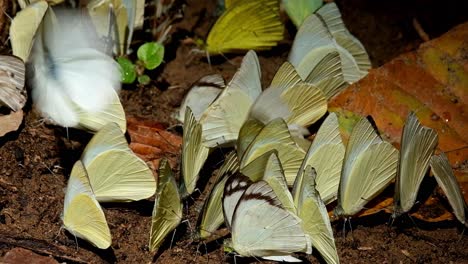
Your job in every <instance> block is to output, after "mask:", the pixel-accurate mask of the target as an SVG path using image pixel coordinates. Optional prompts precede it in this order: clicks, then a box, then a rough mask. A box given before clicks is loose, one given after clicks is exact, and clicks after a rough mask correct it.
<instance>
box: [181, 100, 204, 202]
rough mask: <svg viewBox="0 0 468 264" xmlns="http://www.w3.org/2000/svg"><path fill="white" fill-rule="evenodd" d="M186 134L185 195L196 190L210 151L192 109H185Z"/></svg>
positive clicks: (184, 159) (184, 135) (183, 148)
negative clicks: (203, 140)
mask: <svg viewBox="0 0 468 264" xmlns="http://www.w3.org/2000/svg"><path fill="white" fill-rule="evenodd" d="M184 120H185V123H184V134H183V138H182V140H183V142H182V170H181V173H182V176H183V180H184V181H183V183H184V189H185V194H186V195H190V194H192V192H193V191H194V190H195V187H196V185H197V181H198V178H199V173H200V170H201V168H202V167H203V164H204V163H205V161H206V159H207V158H208V154H209V152H210V149H209V148H208V147H206V146H205V145H203V143H202V126H201V125H200V123H198V122H197V120H196V119H195V116H194V115H193V113H192V110H191V109H190V107H187V108H186V109H185V118H184Z"/></svg>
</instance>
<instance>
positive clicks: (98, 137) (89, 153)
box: [81, 123, 131, 164]
mask: <svg viewBox="0 0 468 264" xmlns="http://www.w3.org/2000/svg"><path fill="white" fill-rule="evenodd" d="M112 149H115V150H117V149H118V150H123V151H128V152H131V150H130V148H129V147H128V144H127V140H126V139H125V135H124V134H123V132H122V131H121V130H120V129H119V126H118V125H117V124H116V123H108V124H106V125H105V126H104V127H102V128H101V129H100V130H99V131H98V132H97V133H96V134H94V136H93V137H92V138H91V140H90V141H89V142H88V145H86V147H85V149H84V150H83V154H82V155H81V160H82V161H83V163H85V164H86V163H89V162H91V161H92V160H94V159H95V158H96V156H98V155H99V154H100V153H102V152H104V151H107V150H112Z"/></svg>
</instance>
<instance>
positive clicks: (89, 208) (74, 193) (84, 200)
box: [62, 160, 111, 249]
mask: <svg viewBox="0 0 468 264" xmlns="http://www.w3.org/2000/svg"><path fill="white" fill-rule="evenodd" d="M62 221H63V225H64V227H65V229H67V230H68V231H69V232H70V233H72V234H73V235H74V236H77V237H79V238H83V239H85V240H87V241H89V242H91V243H92V244H93V245H95V246H96V247H98V248H101V249H105V248H108V247H109V246H110V245H111V234H110V230H109V227H108V225H107V222H106V217H105V215H104V212H103V211H102V209H101V206H100V205H99V203H98V201H97V199H96V197H95V195H94V193H93V190H92V188H91V185H90V182H89V178H88V174H87V173H86V169H85V168H84V166H83V163H82V162H81V161H80V160H79V161H77V162H76V163H75V165H73V169H72V171H71V174H70V179H69V180H68V184H67V191H66V193H65V203H64V206H63V215H62Z"/></svg>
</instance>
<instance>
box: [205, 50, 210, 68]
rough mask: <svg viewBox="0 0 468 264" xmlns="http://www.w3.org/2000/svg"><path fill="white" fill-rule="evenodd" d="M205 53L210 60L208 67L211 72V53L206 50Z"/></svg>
mask: <svg viewBox="0 0 468 264" xmlns="http://www.w3.org/2000/svg"><path fill="white" fill-rule="evenodd" d="M205 53H206V59H207V60H208V65H209V66H210V70H211V58H210V53H208V51H207V50H205Z"/></svg>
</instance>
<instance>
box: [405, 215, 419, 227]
mask: <svg viewBox="0 0 468 264" xmlns="http://www.w3.org/2000/svg"><path fill="white" fill-rule="evenodd" d="M407 215H408V218H409V219H410V220H411V222H413V225H414V227H416V228H417V229H418V230H419V227H418V225H417V224H416V222H415V221H414V219H413V217H411V215H409V214H407Z"/></svg>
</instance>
